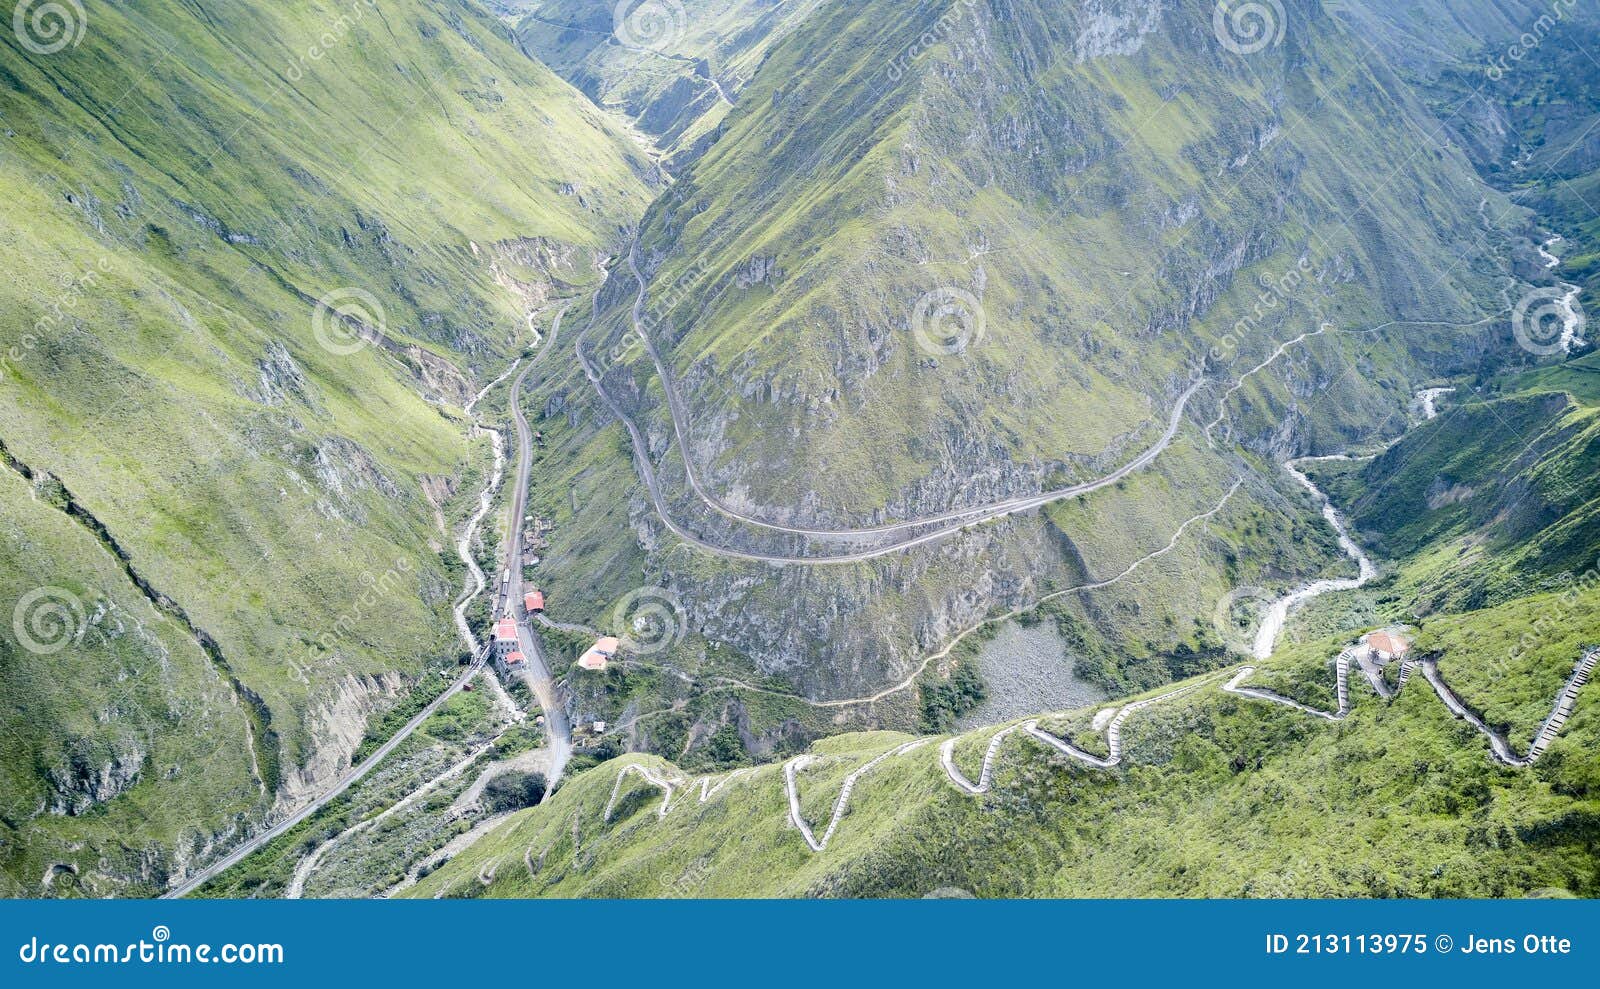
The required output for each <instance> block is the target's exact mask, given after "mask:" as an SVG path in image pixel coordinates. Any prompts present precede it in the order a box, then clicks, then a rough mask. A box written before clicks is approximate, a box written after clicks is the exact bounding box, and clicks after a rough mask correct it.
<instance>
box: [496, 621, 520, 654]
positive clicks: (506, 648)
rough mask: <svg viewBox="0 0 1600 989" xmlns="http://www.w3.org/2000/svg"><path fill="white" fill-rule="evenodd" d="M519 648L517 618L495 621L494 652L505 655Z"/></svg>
mask: <svg viewBox="0 0 1600 989" xmlns="http://www.w3.org/2000/svg"><path fill="white" fill-rule="evenodd" d="M516 650H517V620H516V619H515V618H502V619H500V620H499V621H497V622H495V623H494V654H495V655H496V656H505V655H506V654H507V653H512V652H516Z"/></svg>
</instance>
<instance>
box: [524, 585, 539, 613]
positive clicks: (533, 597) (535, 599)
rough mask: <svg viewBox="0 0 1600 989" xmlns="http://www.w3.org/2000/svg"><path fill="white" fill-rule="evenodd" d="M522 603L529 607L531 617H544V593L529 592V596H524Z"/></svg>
mask: <svg viewBox="0 0 1600 989" xmlns="http://www.w3.org/2000/svg"><path fill="white" fill-rule="evenodd" d="M522 603H523V604H524V605H525V606H526V607H527V609H528V614H530V615H542V614H544V592H543V591H529V592H528V593H527V594H525V595H523V598H522Z"/></svg>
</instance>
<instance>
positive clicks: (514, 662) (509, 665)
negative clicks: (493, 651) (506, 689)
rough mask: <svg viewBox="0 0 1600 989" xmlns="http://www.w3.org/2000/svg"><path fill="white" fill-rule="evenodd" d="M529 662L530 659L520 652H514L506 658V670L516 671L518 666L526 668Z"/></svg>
mask: <svg viewBox="0 0 1600 989" xmlns="http://www.w3.org/2000/svg"><path fill="white" fill-rule="evenodd" d="M527 662H528V657H526V656H524V655H522V653H520V652H514V653H512V654H511V655H509V656H507V657H506V669H508V670H509V669H515V668H516V667H518V666H525V665H527Z"/></svg>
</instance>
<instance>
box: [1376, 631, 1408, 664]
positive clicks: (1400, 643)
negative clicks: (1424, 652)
mask: <svg viewBox="0 0 1600 989" xmlns="http://www.w3.org/2000/svg"><path fill="white" fill-rule="evenodd" d="M1367 646H1368V648H1370V649H1371V650H1372V651H1373V652H1376V653H1377V654H1378V655H1380V656H1385V657H1387V658H1389V659H1399V658H1401V657H1402V656H1404V655H1405V654H1406V653H1408V652H1410V651H1411V643H1410V642H1407V641H1406V639H1405V637H1404V636H1400V635H1391V634H1390V633H1388V632H1373V633H1372V634H1371V635H1369V636H1367Z"/></svg>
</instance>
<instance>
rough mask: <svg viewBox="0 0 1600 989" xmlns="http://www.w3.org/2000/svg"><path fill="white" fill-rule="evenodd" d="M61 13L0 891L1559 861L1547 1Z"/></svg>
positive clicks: (707, 886) (28, 399) (1563, 590)
mask: <svg viewBox="0 0 1600 989" xmlns="http://www.w3.org/2000/svg"><path fill="white" fill-rule="evenodd" d="M87 7H88V10H89V17H88V18H87V23H86V29H85V31H84V33H83V35H82V38H81V39H80V40H79V41H77V42H74V43H72V44H70V45H66V46H64V47H63V48H62V49H56V50H50V51H45V50H43V48H45V47H48V46H41V45H40V44H39V43H38V41H37V39H30V38H29V37H28V36H27V35H26V33H25V32H21V29H20V28H19V29H18V30H17V31H13V32H12V33H11V34H5V35H4V37H3V38H0V135H3V137H0V191H4V192H5V193H6V194H7V195H6V199H5V201H6V206H4V207H0V209H3V210H4V211H5V214H6V217H7V219H6V222H4V223H3V224H0V258H3V259H4V261H5V264H6V266H7V272H8V274H9V275H10V276H11V277H9V278H7V279H5V280H4V282H3V283H0V300H3V301H0V460H3V461H4V463H3V465H0V544H3V545H4V552H3V553H0V602H7V603H10V604H12V605H13V606H14V610H13V614H12V621H11V622H10V623H9V625H8V626H6V627H0V684H3V688H4V690H3V695H4V696H3V699H0V719H3V724H0V727H3V728H4V731H3V732H0V738H3V739H4V740H3V741H0V877H3V878H0V894H4V895H7V896H62V897H72V896H118V895H135V896H148V895H158V894H163V893H166V894H169V895H185V894H187V893H189V892H191V891H193V892H194V893H195V895H199V896H213V897H235V896H237V897H276V896H287V897H302V896H304V897H318V896H325V897H349V896H356V897H391V896H392V897H401V896H406V897H430V896H432V897H500V896H664V897H683V896H891V897H903V896H924V895H930V894H931V895H964V894H967V893H970V894H973V895H977V896H984V897H989V896H1081V895H1088V896H1130V895H1133V896H1520V895H1572V894H1575V895H1581V896H1596V895H1600V879H1597V875H1600V873H1597V871H1596V868H1595V864H1594V851H1593V850H1594V842H1595V837H1596V835H1595V822H1596V820H1600V817H1597V814H1600V791H1597V789H1596V787H1597V786H1600V756H1597V755H1596V742H1597V739H1596V737H1595V734H1596V732H1597V731H1600V729H1597V727H1596V721H1595V707H1594V695H1593V688H1591V687H1586V686H1585V683H1586V678H1587V676H1588V675H1589V673H1588V672H1585V671H1586V670H1588V671H1590V672H1592V665H1593V664H1592V659H1591V657H1593V656H1594V655H1595V651H1596V649H1597V647H1600V634H1597V633H1596V631H1595V630H1596V628H1597V625H1596V618H1597V616H1596V606H1597V605H1600V578H1597V577H1596V573H1597V571H1600V528H1597V525H1600V523H1597V522H1596V505H1597V504H1600V503H1597V502H1596V500H1595V498H1594V493H1593V491H1592V490H1591V488H1592V479H1593V477H1594V476H1595V467H1596V466H1597V465H1596V463H1595V461H1596V458H1597V456H1600V438H1597V437H1600V433H1597V432H1596V429H1597V427H1596V419H1595V417H1596V414H1597V413H1596V408H1597V405H1600V387H1597V384H1596V382H1597V381H1600V378H1597V377H1596V371H1597V369H1600V364H1597V363H1596V361H1597V355H1596V354H1595V353H1594V352H1593V350H1592V348H1591V347H1590V345H1589V344H1588V342H1587V339H1586V338H1585V335H1584V329H1585V324H1586V320H1585V314H1586V312H1587V311H1588V309H1589V308H1592V303H1593V298H1594V292H1593V288H1594V285H1595V281H1594V279H1595V266H1594V264H1593V259H1594V251H1595V244H1596V243H1600V241H1597V239H1596V238H1597V237H1600V227H1597V226H1596V224H1597V222H1600V221H1597V220H1596V215H1595V214H1594V210H1593V207H1592V206H1590V205H1589V204H1590V203H1593V202H1595V201H1600V199H1597V198H1596V197H1593V196H1589V194H1588V190H1589V188H1590V186H1591V185H1592V184H1593V180H1594V176H1595V175H1596V174H1600V170H1597V169H1596V168H1595V167H1594V166H1595V155H1596V148H1595V143H1594V137H1593V132H1594V130H1595V128H1594V127H1593V126H1592V125H1594V124H1597V123H1600V116H1597V112H1600V111H1597V109H1596V94H1595V91H1594V89H1593V82H1594V80H1595V74H1594V67H1593V66H1591V65H1586V64H1585V61H1584V58H1583V55H1584V53H1583V52H1582V51H1581V48H1582V45H1583V41H1584V39H1585V38H1587V37H1589V36H1590V35H1592V34H1593V29H1594V28H1595V27H1597V26H1600V20H1597V19H1596V18H1597V15H1596V14H1595V12H1594V11H1593V10H1590V9H1588V8H1587V7H1584V6H1583V5H1582V4H1579V5H1577V7H1574V5H1573V4H1571V3H1566V2H1565V0H1556V7H1558V8H1560V10H1561V14H1560V17H1559V18H1553V17H1547V10H1554V9H1556V8H1552V7H1550V5H1548V4H1544V3H1539V2H1534V0H1470V2H1460V3H1457V2H1454V0H1450V2H1446V0H1407V2H1402V3H1381V2H1379V0H1337V2H1335V0H1272V2H1270V3H1264V4H1250V5H1248V7H1249V10H1250V11H1251V12H1252V13H1251V15H1250V16H1259V17H1262V18H1264V20H1262V21H1258V22H1255V23H1254V24H1253V25H1252V24H1251V23H1249V22H1248V21H1247V20H1246V19H1244V18H1245V15H1242V14H1241V15H1239V16H1238V17H1235V18H1233V19H1231V20H1230V18H1229V16H1228V11H1229V9H1230V7H1229V5H1228V4H1226V3H1223V4H1212V3H1209V2H1207V3H1194V2H1187V0H1186V2H1174V0H870V2H858V0H625V2H621V3H612V2H605V3H601V2H591V0H495V2H488V3H485V2H483V0H302V2H295V3H286V4H260V3H253V2H241V3H230V4H224V5H220V6H218V5H211V4H199V3H193V2H187V0H186V2H182V3H170V2H168V3H161V2H154V0H134V2H129V3H122V4H115V5H112V4H103V3H91V4H87ZM1546 19H1549V24H1546V23H1545V20H1546ZM1252 31H1255V32H1257V33H1252ZM1531 31H1537V32H1538V33H1539V34H1538V36H1539V38H1540V41H1541V44H1539V45H1536V46H1532V47H1528V46H1526V45H1525V44H1524V45H1522V47H1520V48H1516V49H1514V50H1517V51H1525V52H1526V55H1525V56H1519V57H1518V58H1516V59H1513V60H1510V61H1508V56H1506V54H1505V52H1506V51H1507V50H1508V48H1507V46H1508V45H1517V44H1519V43H1520V42H1519V40H1518V39H1526V38H1527V37H1528V36H1530V35H1529V32H1531ZM1259 32H1265V33H1259ZM1563 293H1565V294H1566V299H1567V302H1568V303H1569V304H1570V305H1571V306H1573V307H1575V308H1571V309H1569V310H1562V309H1561V306H1560V305H1559V304H1557V303H1554V302H1552V300H1553V299H1555V298H1556V297H1557V296H1559V295H1562V294H1563ZM1530 310H1536V311H1535V312H1534V315H1533V316H1532V317H1530V316H1529V312H1530ZM1563 313H1565V314H1566V316H1568V317H1570V323H1571V325H1570V326H1568V329H1569V330H1571V331H1574V332H1569V333H1568V334H1567V337H1568V339H1566V340H1565V341H1564V342H1565V344H1567V345H1566V346H1562V345H1557V346H1554V347H1548V346H1546V347H1542V348H1541V347H1540V346H1537V345H1530V338H1529V319H1530V318H1531V319H1533V320H1534V321H1535V322H1536V323H1537V321H1539V320H1543V321H1544V322H1543V323H1542V324H1538V325H1535V326H1534V328H1533V331H1534V332H1535V334H1538V333H1544V334H1546V335H1548V332H1549V325H1552V324H1550V318H1551V316H1552V314H1554V315H1557V316H1560V315H1562V314H1563ZM1540 339H1544V338H1543V337H1541V338H1540ZM513 392H515V394H513ZM519 407H520V409H521V410H522V412H521V413H519V412H517V411H516V410H517V409H518V408H519ZM523 413H525V416H524V415H523ZM524 419H526V420H527V422H526V424H525V425H526V429H525V427H524V425H523V422H524ZM519 430H523V432H521V433H520V435H519ZM494 433H498V435H493V434H494ZM529 433H531V436H530V435H529ZM523 444H527V445H528V446H529V450H528V451H527V455H526V457H524V454H523V452H522V450H521V447H522V445H523ZM524 479H525V480H526V482H527V504H526V509H525V511H523V512H520V513H518V512H517V511H516V506H517V505H518V504H520V491H521V488H520V484H521V482H522V481H523V480H524ZM1330 523H1332V524H1330ZM508 550H509V551H510V555H509V556H508V555H507V551H508ZM463 557H466V558H469V559H470V560H471V561H472V563H470V564H468V563H465V562H464V560H463ZM519 563H521V564H525V565H524V566H521V567H518V564H519ZM534 588H537V589H538V590H539V591H540V592H541V596H540V598H539V604H538V605H537V606H536V605H534V604H532V603H529V604H527V605H526V607H524V605H523V600H524V599H523V598H522V591H523V590H525V589H526V590H532V589H534ZM502 596H504V598H505V600H504V601H503V603H502ZM458 602H460V604H459V608H458ZM1274 603H1276V605H1277V611H1276V613H1274V611H1273V605H1274ZM506 612H509V613H510V614H511V615H512V616H513V617H515V618H517V619H520V620H521V623H520V625H515V623H514V625H515V627H516V629H517V631H516V633H515V635H514V637H513V640H512V641H515V642H516V646H515V647H514V648H515V649H516V650H518V651H519V652H520V651H523V650H526V651H527V652H528V653H530V654H531V655H533V658H534V659H536V660H537V663H536V664H535V665H536V666H544V665H548V666H549V667H550V669H551V671H552V672H553V673H554V683H553V684H552V683H551V682H550V680H549V678H545V677H543V674H542V672H541V673H540V674H539V676H538V678H537V679H536V677H535V676H534V675H532V674H530V672H529V670H528V666H527V664H526V659H527V657H523V660H524V662H523V665H522V667H521V669H520V670H513V669H512V667H511V665H510V662H511V661H510V659H508V658H507V657H506V656H505V655H504V653H505V652H506V651H508V650H509V649H510V648H512V647H509V646H508V647H507V649H500V648H499V647H498V646H494V645H492V644H491V642H490V635H491V626H492V624H493V623H494V620H495V619H496V618H498V617H500V616H501V614H502V613H506ZM1279 619H1281V625H1280V623H1279ZM463 624H464V625H465V626H466V627H465V628H462V627H461V626H462V625H463ZM1263 630H1265V631H1263ZM1379 631H1384V632H1385V634H1394V635H1396V636H1403V637H1404V638H1405V640H1406V641H1407V643H1408V648H1409V649H1410V654H1409V656H1408V658H1407V659H1406V660H1405V661H1403V662H1402V661H1400V660H1399V659H1396V660H1395V661H1393V662H1390V661H1387V660H1385V661H1383V662H1381V663H1380V662H1378V661H1377V660H1375V659H1373V658H1372V656H1371V655H1369V654H1368V653H1367V652H1365V651H1363V650H1364V649H1365V648H1366V645H1365V644H1366V642H1368V641H1369V640H1368V638H1367V637H1369V636H1371V635H1373V634H1375V633H1377V632H1379ZM603 636H615V637H616V638H617V639H618V640H619V641H618V642H617V643H616V645H615V647H614V648H612V647H609V646H607V647H605V648H606V650H607V651H608V652H609V653H610V655H609V656H606V657H603V661H601V662H598V663H596V662H594V660H595V657H596V655H597V653H596V651H595V650H597V649H600V648H601V645H602V643H603V642H604V641H605V640H604V639H602V637H603ZM1263 639H1264V640H1265V641H1261V640H1263ZM467 641H470V642H471V643H472V644H471V646H470V648H469V647H468V645H467ZM480 641H481V642H482V646H481V647H480V645H479V642H480ZM580 657H585V662H583V663H580V662H579V660H580ZM1363 657H1365V659H1363ZM469 662H472V663H473V664H474V665H470V666H469V665H464V664H467V663H469ZM1586 663H1588V664H1589V665H1588V666H1587V667H1586V666H1585V664H1586ZM477 664H482V666H481V668H480V666H479V665H477ZM594 666H598V667H599V668H590V667H594ZM1413 674H1414V675H1413ZM552 689H553V691H554V694H555V697H556V698H557V700H556V701H555V702H554V703H551V702H550V700H549V698H550V695H551V691H552ZM541 699H543V701H544V703H547V704H549V705H550V706H549V707H546V708H544V709H543V710H541V707H540V704H541ZM430 702H432V703H430ZM558 705H559V708H560V709H559V710H557V709H556V708H557V706H558ZM1552 705H1554V706H1552ZM1049 708H1061V709H1062V710H1054V711H1050V710H1046V709H1049ZM569 725H570V726H571V730H570V732H569ZM569 734H570V735H571V737H570V738H569V737H568V735H569ZM569 742H570V743H571V748H570V751H571V754H572V759H571V761H570V763H569V762H568V761H567V756H568V752H569V748H568V743H569ZM396 743H397V744H396ZM391 746H392V748H391ZM375 752H376V753H377V754H376V755H374V753H375ZM1508 752H1509V753H1511V754H1512V756H1513V757H1514V758H1509V759H1508V758H1507V756H1506V753H1508ZM1522 753H1526V756H1523V755H1520V754H1522ZM369 757H370V759H369ZM363 760H369V761H368V762H366V763H363ZM1519 760H1520V761H1519ZM353 767H359V776H360V778H359V779H355V780H348V779H346V775H347V774H351V773H352V772H353ZM563 767H564V768H565V771H564V772H563ZM335 786H337V789H336V790H335V789H333V788H334V787H335ZM330 794H331V799H330ZM275 825H276V827H274V826H275ZM235 850H237V851H235ZM230 852H232V853H233V854H232V855H231V856H230ZM246 853H248V854H246ZM235 859H242V860H241V861H235Z"/></svg>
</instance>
